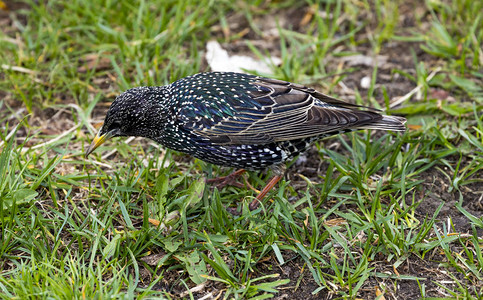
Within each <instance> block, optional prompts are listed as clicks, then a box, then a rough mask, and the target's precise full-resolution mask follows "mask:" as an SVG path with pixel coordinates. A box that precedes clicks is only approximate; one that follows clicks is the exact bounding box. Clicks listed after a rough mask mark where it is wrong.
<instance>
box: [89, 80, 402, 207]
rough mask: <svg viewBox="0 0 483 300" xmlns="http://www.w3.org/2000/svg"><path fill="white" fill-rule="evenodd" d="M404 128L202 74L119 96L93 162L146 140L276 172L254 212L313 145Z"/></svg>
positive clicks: (268, 87) (326, 100) (264, 85)
mask: <svg viewBox="0 0 483 300" xmlns="http://www.w3.org/2000/svg"><path fill="white" fill-rule="evenodd" d="M405 122H406V119H404V118H402V117H397V116H386V115H382V114H380V113H379V112H378V110H377V109H373V108H369V107H364V106H359V105H355V104H351V103H346V102H344V101H341V100H338V99H335V98H332V97H330V96H327V95H324V94H322V93H320V92H318V91H316V90H314V89H312V88H308V87H305V86H303V85H300V84H295V83H290V82H286V81H281V80H275V79H269V78H264V77H259V76H254V75H248V74H241V73H231V72H209V73H199V74H196V75H193V76H189V77H185V78H182V79H180V80H178V81H175V82H174V83H172V84H169V85H166V86H149V87H135V88H132V89H129V90H127V91H125V92H124V93H122V94H120V95H119V96H118V97H117V98H116V99H115V100H114V102H113V103H112V104H111V107H110V108H109V111H108V112H107V115H106V118H105V121H104V124H103V126H102V128H101V129H100V130H99V132H98V134H97V135H96V137H95V138H94V140H93V141H92V144H91V145H90V147H89V148H88V149H87V151H86V157H87V156H88V155H89V154H90V153H91V152H92V151H94V150H95V149H96V148H97V147H98V146H99V145H101V144H102V143H104V141H106V140H107V139H109V138H111V137H116V136H141V137H146V138H150V139H152V140H154V141H155V142H157V143H159V144H161V145H163V146H165V147H167V148H170V149H173V150H176V151H180V152H184V153H187V154H190V155H192V156H194V157H197V158H199V159H201V160H203V161H206V162H209V163H212V164H216V165H221V166H229V167H234V168H239V169H247V170H261V169H265V168H268V167H270V168H272V169H273V170H274V171H275V172H274V173H275V176H274V177H273V178H272V180H271V181H270V182H269V184H268V185H267V186H266V187H265V188H264V189H263V190H262V191H261V192H260V194H259V195H258V196H257V197H256V199H255V200H254V201H253V202H252V203H251V204H250V209H254V208H256V207H257V206H258V202H259V201H260V200H262V199H263V198H264V197H265V195H266V194H267V193H268V192H269V191H270V189H271V188H273V186H275V184H276V183H277V182H278V181H279V180H280V179H281V178H282V176H283V170H284V168H283V166H284V163H285V162H286V161H288V160H291V159H292V158H294V157H295V156H296V155H298V154H299V153H301V152H303V151H305V150H306V149H307V148H308V147H309V146H310V145H311V143H313V142H314V141H317V140H319V139H322V138H325V137H328V136H331V135H336V134H339V133H343V132H349V131H353V130H358V129H381V130H393V131H405V130H406V127H405V125H404V124H405ZM241 172H243V171H238V172H235V176H236V175H239V174H241ZM232 179H233V178H232V177H230V176H228V177H227V178H225V180H226V182H230V181H231V180H232Z"/></svg>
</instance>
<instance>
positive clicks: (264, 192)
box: [248, 175, 283, 210]
mask: <svg viewBox="0 0 483 300" xmlns="http://www.w3.org/2000/svg"><path fill="white" fill-rule="evenodd" d="M282 178H283V175H276V176H274V177H273V178H272V179H271V180H270V181H269V182H268V184H267V185H266V186H265V187H264V188H263V190H262V191H261V192H260V194H258V196H257V197H256V198H255V199H254V200H253V201H252V203H250V205H249V206H248V208H249V209H250V210H255V209H257V207H258V205H259V204H260V201H262V200H263V198H265V196H266V195H267V194H268V192H270V190H271V189H273V187H274V186H275V185H276V184H277V182H279V181H280V179H282Z"/></svg>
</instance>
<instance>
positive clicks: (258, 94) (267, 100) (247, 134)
mask: <svg viewBox="0 0 483 300" xmlns="http://www.w3.org/2000/svg"><path fill="white" fill-rule="evenodd" d="M247 85H249V86H248V87H247V86H246V85H243V84H241V85H239V87H237V86H236V85H233V84H232V85H230V88H229V89H228V88H227V89H219V90H218V93H220V92H221V96H222V97H221V98H220V95H208V96H207V95H206V94H205V95H203V97H201V96H199V99H200V100H199V101H194V102H193V104H192V107H190V110H188V111H185V112H184V113H183V114H181V115H180V116H181V118H180V119H181V120H183V119H184V120H185V125H184V126H186V127H189V128H190V129H191V130H194V131H196V132H197V133H198V134H200V135H202V136H205V137H206V138H209V139H210V140H211V141H212V142H213V143H219V144H266V143H271V142H279V141H287V140H294V139H302V138H307V137H311V136H321V135H324V134H326V133H327V134H329V133H330V134H332V133H334V132H337V131H339V130H345V129H348V128H353V127H357V126H360V125H365V124H368V123H371V122H376V121H378V120H380V119H381V118H382V116H381V115H380V114H378V113H376V112H374V111H371V110H358V109H357V108H359V106H357V105H355V104H350V103H346V102H343V101H340V100H337V99H335V98H332V97H329V96H326V95H324V94H322V93H319V92H317V91H315V90H313V89H310V88H307V87H304V86H301V85H297V84H292V83H289V82H285V81H280V80H274V79H267V78H260V77H253V78H252V80H251V81H250V83H248V84H247ZM234 86H235V87H234ZM213 92H214V93H216V88H215V91H213V90H211V92H210V93H211V94H213ZM210 99H211V100H210Z"/></svg>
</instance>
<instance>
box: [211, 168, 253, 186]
mask: <svg viewBox="0 0 483 300" xmlns="http://www.w3.org/2000/svg"><path fill="white" fill-rule="evenodd" d="M245 172H246V171H245V170H243V169H241V170H238V171H236V172H233V173H231V174H230V175H227V176H222V177H216V178H212V179H206V183H208V184H212V185H213V186H214V187H216V188H218V189H221V188H223V187H225V186H227V185H231V186H234V187H237V188H243V187H245V185H244V184H243V183H241V182H239V181H238V178H239V177H240V176H241V175H242V174H243V173H245Z"/></svg>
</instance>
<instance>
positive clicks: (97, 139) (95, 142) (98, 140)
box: [86, 131, 112, 158]
mask: <svg viewBox="0 0 483 300" xmlns="http://www.w3.org/2000/svg"><path fill="white" fill-rule="evenodd" d="M111 137H112V133H111V132H106V133H104V134H101V131H99V132H98V133H97V135H96V137H95V138H94V140H92V143H91V145H90V146H89V148H87V151H86V158H87V157H88V156H89V154H91V153H92V152H94V150H96V148H97V147H99V146H100V145H102V144H103V143H104V142H105V141H106V140H108V139H109V138H111Z"/></svg>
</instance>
